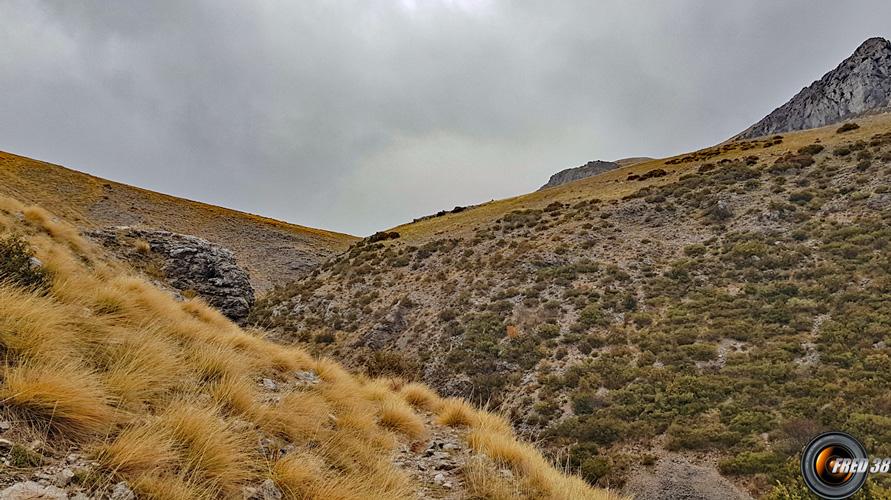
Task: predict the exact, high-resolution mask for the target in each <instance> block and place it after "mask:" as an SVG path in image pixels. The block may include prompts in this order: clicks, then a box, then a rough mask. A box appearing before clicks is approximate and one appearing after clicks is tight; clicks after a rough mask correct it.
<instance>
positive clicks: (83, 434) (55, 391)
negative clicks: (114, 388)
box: [0, 363, 115, 439]
mask: <svg viewBox="0 0 891 500" xmlns="http://www.w3.org/2000/svg"><path fill="white" fill-rule="evenodd" d="M2 377H3V385H2V386H0V402H2V404H3V406H5V407H6V408H8V409H9V410H10V411H12V412H13V413H14V414H16V415H17V416H18V417H19V418H20V419H21V420H23V421H25V422H28V423H29V424H30V425H31V427H32V428H35V429H38V430H42V431H45V432H48V433H50V434H53V435H55V436H58V437H62V438H66V439H83V438H87V437H89V436H93V435H96V434H98V433H100V432H101V431H102V430H103V429H104V428H106V427H107V425H108V424H109V422H113V421H114V419H115V411H114V409H113V408H112V407H111V406H110V405H109V402H110V398H109V396H108V395H107V394H106V393H105V392H104V391H103V390H102V387H101V385H100V384H99V381H98V380H97V378H96V376H95V375H94V374H92V373H91V372H89V371H88V370H85V369H83V368H81V367H78V366H76V365H73V364H72V365H43V366H41V365H39V364H36V363H28V364H22V365H18V366H9V365H7V366H4V367H3V371H2Z"/></svg>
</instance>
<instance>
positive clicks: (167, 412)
mask: <svg viewBox="0 0 891 500" xmlns="http://www.w3.org/2000/svg"><path fill="white" fill-rule="evenodd" d="M0 349H2V352H3V356H2V361H0V380H2V383H0V498H44V499H63V498H69V497H70V498H80V499H85V498H97V499H98V498H114V499H132V498H134V497H135V498H158V499H202V498H204V499H217V498H244V499H248V498H251V499H272V498H291V499H298V498H299V499H308V498H318V499H370V498H418V497H419V496H420V497H424V498H508V497H511V498H529V499H533V498H536V499H537V498H553V499H567V500H569V499H575V498H591V499H608V498H617V497H615V496H614V495H612V494H610V493H608V492H606V491H604V490H598V489H594V488H592V487H590V486H588V485H587V484H586V483H585V482H584V481H582V480H581V479H579V478H577V477H574V476H572V475H570V474H565V473H563V472H561V470H559V469H557V468H555V467H554V466H552V465H551V462H549V461H547V460H546V459H545V458H544V457H543V456H542V455H541V454H540V453H539V452H538V451H537V450H536V448H535V447H533V446H532V445H530V444H527V443H524V442H522V441H520V440H518V439H517V438H516V436H515V434H514V431H513V430H512V429H511V427H510V425H509V423H508V422H507V421H506V420H505V419H504V418H502V417H500V416H498V415H496V414H493V413H487V412H485V411H481V410H478V409H476V408H474V407H473V406H471V405H469V404H468V403H466V402H464V401H463V400H460V399H453V398H450V399H444V398H441V397H439V396H438V395H436V393H434V392H433V391H431V390H430V389H428V388H427V387H425V386H424V385H421V384H418V383H414V382H412V383H410V382H408V381H406V380H405V379H401V378H396V377H387V378H372V377H368V376H364V375H353V374H350V373H349V372H348V371H346V370H345V369H343V368H342V367H341V366H340V365H339V364H338V363H336V362H335V361H332V360H330V359H327V358H315V357H313V356H311V355H310V354H308V353H307V352H306V351H305V350H303V349H300V348H297V347H288V346H282V345H279V344H276V343H273V342H270V341H269V340H267V339H266V338H265V333H264V332H263V331H261V330H256V329H254V330H243V329H241V328H239V327H238V326H236V325H235V324H233V323H231V322H230V321H228V320H227V319H225V318H224V317H223V316H222V315H221V314H220V313H219V312H217V311H216V310H214V309H212V308H210V307H208V306H207V305H205V304H204V303H203V302H202V301H200V300H198V299H195V298H192V299H181V300H175V299H174V297H173V296H172V295H171V294H169V293H168V292H165V291H162V290H161V289H158V288H156V287H154V286H152V285H150V284H149V283H147V282H146V281H144V280H143V279H142V278H140V277H138V276H137V275H136V274H135V273H134V272H133V271H132V270H131V269H130V268H128V267H127V266H126V265H125V264H124V263H121V262H119V261H115V260H114V259H112V258H111V257H110V256H109V255H107V254H105V253H103V252H102V251H101V250H100V249H99V248H98V247H95V246H93V245H92V244H90V243H88V242H87V241H86V240H84V239H82V238H81V237H80V236H79V234H78V232H77V230H76V229H75V228H74V227H73V226H70V225H68V224H67V223H64V222H61V221H59V220H58V219H56V218H55V217H54V216H53V215H51V214H50V213H49V212H47V211H45V210H43V209H41V208H38V207H35V206H26V205H24V204H22V203H19V202H18V201H15V200H12V199H10V198H0Z"/></svg>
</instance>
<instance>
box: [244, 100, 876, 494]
mask: <svg viewBox="0 0 891 500" xmlns="http://www.w3.org/2000/svg"><path fill="white" fill-rule="evenodd" d="M857 125H858V126H856V127H855V126H853V125H850V126H846V127H841V128H839V126H838V125H834V126H831V127H826V128H822V129H816V130H810V131H804V132H796V133H789V134H784V135H782V136H781V135H776V136H769V137H763V138H758V139H751V140H736V141H730V142H727V143H724V144H721V145H718V146H715V147H712V148H707V149H704V150H701V151H697V152H694V153H690V154H685V155H680V156H677V157H673V158H667V159H661V160H653V161H648V162H644V163H639V164H635V165H632V166H628V167H624V168H618V169H615V170H612V171H609V172H606V173H604V174H601V175H598V176H595V177H592V178H587V179H583V180H580V181H576V182H572V183H569V184H566V185H563V186H558V187H555V188H553V189H548V190H544V191H540V192H536V193H532V194H529V195H525V196H521V197H517V198H512V199H508V200H501V201H497V202H492V203H487V204H483V205H480V206H477V207H470V208H467V209H465V210H462V211H460V212H459V213H445V214H441V215H439V216H437V217H431V218H425V219H422V220H419V221H416V222H415V223H412V224H407V225H404V226H400V227H397V228H394V229H393V230H392V231H393V232H395V233H397V234H398V236H399V237H398V238H397V237H394V238H389V239H386V240H381V241H375V242H371V241H361V242H359V243H356V244H354V245H353V246H352V247H351V248H350V250H349V251H348V252H347V253H345V254H343V255H341V256H340V257H338V258H335V259H333V260H330V261H328V262H327V263H326V264H324V265H323V266H322V267H321V268H320V269H318V270H316V271H314V272H313V273H312V274H311V275H310V276H307V277H306V278H304V279H301V280H298V281H296V282H294V283H292V284H290V285H287V286H282V287H277V288H276V289H275V290H274V291H273V292H272V293H270V294H268V295H267V296H266V297H265V298H263V299H261V300H260V301H259V303H258V305H257V306H256V308H255V311H254V315H253V321H254V322H255V323H256V324H257V325H261V326H263V327H265V328H268V329H270V330H271V331H273V332H274V334H275V336H276V338H277V339H279V340H281V341H283V342H294V343H300V344H302V345H305V346H308V348H310V349H313V350H316V351H320V352H326V353H329V354H331V355H333V356H335V357H337V358H339V359H342V360H344V361H346V362H348V363H350V364H351V365H352V366H355V367H358V368H361V369H363V370H365V372H366V373H368V374H371V375H374V376H398V377H402V378H406V379H417V380H422V381H424V382H426V383H428V384H431V385H432V386H433V387H434V388H436V389H437V390H439V391H442V392H443V393H445V394H447V395H451V396H461V397H465V398H469V399H471V400H473V401H475V402H479V403H484V404H488V405H489V406H490V407H497V408H502V409H503V410H504V411H505V412H506V413H507V415H508V416H509V418H510V421H511V424H512V425H513V426H514V428H515V429H517V430H518V431H519V432H520V433H521V434H522V435H524V436H528V437H529V438H532V439H536V440H539V441H540V442H542V443H543V445H544V446H545V447H546V448H547V449H548V450H549V451H550V452H551V453H552V454H553V456H555V457H561V456H562V457H567V463H568V465H569V466H570V467H571V468H573V469H574V470H578V471H580V473H581V474H582V475H583V476H584V477H585V478H586V479H587V480H588V481H589V482H590V483H591V484H597V485H610V486H613V487H616V486H621V485H623V484H626V483H627V484H628V488H629V489H628V491H629V492H635V491H636V490H634V487H635V483H636V482H637V481H638V479H640V478H641V477H647V476H652V475H654V471H655V470H660V469H658V468H659V467H661V466H662V464H664V463H665V462H666V461H670V460H672V459H674V458H676V457H679V456H681V457H684V459H685V460H690V461H691V463H696V464H704V465H705V466H706V467H709V468H711V469H716V470H717V471H718V472H719V473H720V474H721V475H723V476H724V477H725V478H729V479H730V480H732V481H733V482H734V483H735V484H736V485H737V486H738V487H739V488H741V489H744V490H746V491H748V492H749V493H751V494H754V495H764V496H768V497H771V498H806V495H807V493H806V490H804V489H803V488H804V487H803V485H802V484H801V483H800V481H799V479H798V476H799V473H798V469H797V467H798V464H797V453H798V451H799V450H800V448H801V446H802V445H803V444H805V441H806V440H807V439H808V438H810V437H811V436H813V435H815V434H816V433H817V432H818V431H820V430H823V429H837V430H847V431H851V432H854V433H855V434H856V435H857V436H858V437H859V438H860V439H861V440H862V441H863V442H864V444H865V445H866V447H867V448H868V449H869V450H870V452H871V453H872V454H875V455H877V456H887V455H889V454H891V448H889V444H888V443H891V436H889V434H888V429H889V428H891V419H889V415H891V396H889V394H891V346H889V345H888V342H889V341H888V332H889V331H891V314H889V311H891V251H889V244H891V225H889V221H891V116H889V115H879V116H873V117H869V118H863V119H859V120H858V121H857ZM889 487H891V484H889V483H888V482H887V480H886V478H880V477H879V478H877V477H873V478H872V479H871V480H870V481H869V483H868V485H867V489H866V490H865V491H864V492H863V493H862V495H864V497H867V496H869V495H875V496H877V497H878V496H881V495H888V494H889V493H891V490H889Z"/></svg>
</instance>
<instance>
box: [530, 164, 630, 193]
mask: <svg viewBox="0 0 891 500" xmlns="http://www.w3.org/2000/svg"><path fill="white" fill-rule="evenodd" d="M618 167H619V164H618V163H616V162H614V161H601V160H595V161H589V162H588V163H586V164H584V165H582V166H581V167H575V168H567V169H566V170H561V171H559V172H557V173H556V174H554V175H552V176H551V178H550V179H548V183H547V184H545V185H544V186H542V187H541V188H539V191H541V190H542V189H547V188H552V187H554V186H559V185H561V184H566V183H568V182H572V181H577V180H579V179H584V178H586V177H592V176H595V175H597V174H602V173H603V172H607V171H609V170H612V169H614V168H618Z"/></svg>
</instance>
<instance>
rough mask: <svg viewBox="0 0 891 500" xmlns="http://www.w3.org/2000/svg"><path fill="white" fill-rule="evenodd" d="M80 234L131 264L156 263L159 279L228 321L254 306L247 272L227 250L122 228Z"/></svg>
mask: <svg viewBox="0 0 891 500" xmlns="http://www.w3.org/2000/svg"><path fill="white" fill-rule="evenodd" d="M86 235H87V236H88V237H90V238H92V239H93V240H95V241H97V242H99V243H101V244H102V245H103V246H105V247H106V248H108V249H110V250H111V251H112V252H114V253H115V254H117V255H118V256H119V257H121V258H123V259H124V260H127V261H129V262H131V263H132V264H134V266H136V267H137V268H147V269H153V267H152V266H150V265H149V264H151V263H154V264H155V266H156V267H160V274H161V275H162V276H161V277H160V278H161V279H162V280H163V281H164V282H165V283H166V284H168V285H169V286H171V287H173V288H175V289H177V290H179V291H180V292H183V293H184V294H186V293H194V294H196V295H198V296H199V297H201V298H203V299H204V300H206V301H207V302H208V303H209V304H210V305H212V306H214V307H216V308H217V309H219V310H220V312H222V313H223V314H224V315H226V316H227V317H228V318H229V319H231V320H233V321H235V322H241V321H243V320H244V319H246V318H247V316H248V314H249V313H250V310H251V307H253V305H254V289H253V287H252V286H251V283H250V277H249V276H248V273H247V271H245V270H244V269H242V268H241V267H239V266H238V264H237V263H236V262H235V255H234V254H233V253H232V252H231V251H230V250H228V249H226V248H223V247H221V246H219V245H216V244H214V243H211V242H209V241H207V240H205V239H202V238H198V237H197V236H191V235H186V234H179V233H171V232H169V231H159V230H150V229H137V228H133V227H128V226H119V227H113V228H105V229H100V230H96V231H90V232H88V233H86Z"/></svg>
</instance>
